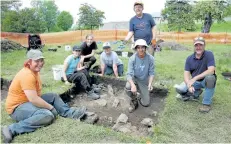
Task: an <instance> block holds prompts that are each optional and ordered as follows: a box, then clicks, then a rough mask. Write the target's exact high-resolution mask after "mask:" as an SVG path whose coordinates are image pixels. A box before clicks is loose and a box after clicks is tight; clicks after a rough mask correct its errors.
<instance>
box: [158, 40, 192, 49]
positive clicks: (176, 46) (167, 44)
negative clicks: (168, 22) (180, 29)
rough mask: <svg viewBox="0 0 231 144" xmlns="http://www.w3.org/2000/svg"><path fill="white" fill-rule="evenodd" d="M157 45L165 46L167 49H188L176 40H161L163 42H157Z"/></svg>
mask: <svg viewBox="0 0 231 144" xmlns="http://www.w3.org/2000/svg"><path fill="white" fill-rule="evenodd" d="M158 46H159V47H160V48H162V49H163V48H167V49H170V50H176V51H187V50H189V48H188V47H186V46H184V45H182V44H179V43H176V42H167V41H163V42H160V43H158Z"/></svg>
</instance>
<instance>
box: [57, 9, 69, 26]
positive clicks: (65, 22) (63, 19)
mask: <svg viewBox="0 0 231 144" xmlns="http://www.w3.org/2000/svg"><path fill="white" fill-rule="evenodd" d="M72 24H73V17H72V15H71V14H70V13H69V12H66V11H62V12H61V13H60V14H59V16H58V18H57V26H58V27H60V28H61V29H63V30H64V31H67V30H68V29H69V28H71V26H72Z"/></svg>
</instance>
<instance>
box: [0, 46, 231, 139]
mask: <svg viewBox="0 0 231 144" xmlns="http://www.w3.org/2000/svg"><path fill="white" fill-rule="evenodd" d="M48 47H49V46H46V47H45V48H44V50H43V51H44V56H45V57H46V59H45V65H44V68H43V69H42V71H41V78H42V81H43V83H44V84H46V85H44V88H43V93H46V92H51V91H52V92H57V93H61V92H63V91H65V89H67V88H68V87H67V86H64V84H63V83H62V82H59V81H54V80H53V74H52V69H51V67H52V65H55V64H62V63H63V61H64V59H65V58H66V57H67V56H68V55H69V54H70V52H66V51H64V48H63V47H62V48H60V49H58V52H48V51H47V48H48ZM51 47H53V46H51ZM116 47H117V46H116V45H115V46H114V48H116ZM206 49H208V50H212V51H213V52H214V55H215V58H216V66H217V67H216V73H217V75H218V81H217V87H216V92H215V96H214V99H213V105H212V111H211V112H209V113H208V114H201V113H199V112H198V107H199V106H200V103H197V102H182V101H178V100H176V99H175V95H176V93H175V91H174V89H173V87H172V86H173V85H174V84H175V83H180V82H182V80H183V67H184V62H185V59H186V57H187V56H188V55H190V54H191V53H192V51H171V50H163V51H162V52H159V53H156V55H155V60H156V61H155V64H156V77H155V82H156V83H164V84H165V85H167V87H168V88H169V91H170V93H169V96H168V97H167V99H166V104H165V109H164V111H163V112H162V113H161V114H160V117H159V121H160V122H159V124H158V125H156V126H155V127H154V132H155V136H154V137H142V138H139V137H133V136H130V135H125V134H123V133H118V132H114V131H112V130H111V129H109V128H106V127H102V126H95V125H88V124H84V123H82V122H77V121H74V120H71V119H65V118H62V117H58V119H57V120H56V121H55V123H54V124H52V125H50V126H47V127H44V128H41V129H38V130H36V131H35V132H33V133H29V134H23V135H20V136H17V137H15V139H14V141H13V142H17V143H25V142H33V143H38V142H39V143H48V142H49V143H51V142H62V143H64V142H73V143H74V142H99V143H100V142H146V141H151V142H207V143H210V142H220V143H224V142H231V82H230V81H227V80H224V78H223V77H222V76H221V72H224V71H231V59H230V57H228V56H225V55H224V54H225V53H229V54H231V45H215V44H213V45H209V44H208V45H207V47H206ZM100 50H102V48H101V45H100V46H99V50H98V51H100ZM126 50H129V49H128V48H126ZM25 58H26V56H25V50H19V51H14V52H10V53H1V77H3V78H7V79H12V78H13V77H14V76H15V74H16V73H17V72H18V71H19V70H20V69H21V68H22V66H23V62H24V60H25ZM97 58H99V56H98V55H97ZM122 59H123V61H124V64H125V70H127V62H128V58H122ZM97 63H98V62H97ZM201 99H202V98H200V100H201ZM12 122H14V121H13V120H12V119H11V118H10V117H9V116H8V115H7V114H6V112H5V109H4V101H2V102H1V125H8V124H11V123H12Z"/></svg>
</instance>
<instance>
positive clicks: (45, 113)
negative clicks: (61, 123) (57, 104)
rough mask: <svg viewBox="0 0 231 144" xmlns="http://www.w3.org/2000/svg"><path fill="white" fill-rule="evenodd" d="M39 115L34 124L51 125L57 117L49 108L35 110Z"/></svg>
mask: <svg viewBox="0 0 231 144" xmlns="http://www.w3.org/2000/svg"><path fill="white" fill-rule="evenodd" d="M35 114H36V115H39V116H38V119H37V121H36V122H35V123H34V125H45V126H46V125H49V124H51V123H52V122H53V120H54V119H55V117H54V115H53V114H52V112H51V111H50V110H47V109H40V110H38V111H37V112H35Z"/></svg>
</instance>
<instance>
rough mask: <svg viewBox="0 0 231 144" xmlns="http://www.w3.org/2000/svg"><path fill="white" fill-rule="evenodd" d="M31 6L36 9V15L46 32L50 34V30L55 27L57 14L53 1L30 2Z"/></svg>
mask: <svg viewBox="0 0 231 144" xmlns="http://www.w3.org/2000/svg"><path fill="white" fill-rule="evenodd" d="M31 5H32V6H33V7H34V8H35V9H36V11H37V15H39V16H40V18H41V19H42V21H43V22H44V23H45V25H46V28H47V31H48V32H50V29H51V28H52V27H54V26H55V25H56V20H57V16H58V14H59V11H58V7H57V5H56V4H55V1H54V0H51V1H50V0H49V1H47V0H40V1H32V2H31Z"/></svg>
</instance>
